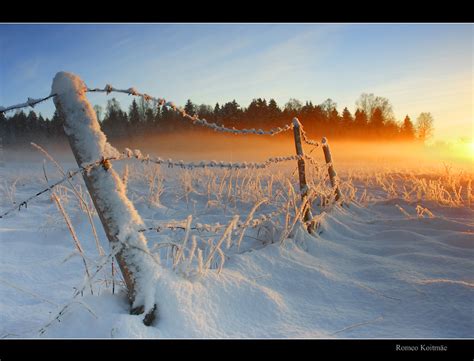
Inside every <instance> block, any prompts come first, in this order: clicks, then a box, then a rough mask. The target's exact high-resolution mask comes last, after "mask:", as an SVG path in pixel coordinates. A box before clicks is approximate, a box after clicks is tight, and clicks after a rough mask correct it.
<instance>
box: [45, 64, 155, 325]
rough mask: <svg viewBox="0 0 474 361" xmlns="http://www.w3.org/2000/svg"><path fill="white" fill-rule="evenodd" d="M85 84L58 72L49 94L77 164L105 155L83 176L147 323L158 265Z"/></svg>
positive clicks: (134, 301) (136, 305)
mask: <svg viewBox="0 0 474 361" xmlns="http://www.w3.org/2000/svg"><path fill="white" fill-rule="evenodd" d="M86 90H87V87H86V85H85V84H84V82H83V81H82V80H81V79H80V78H79V77H78V76H76V75H74V74H71V73H66V72H59V73H57V74H56V76H55V77H54V80H53V85H52V92H51V93H52V94H56V97H55V98H54V104H55V106H56V109H57V110H58V112H59V114H60V115H62V117H63V119H64V131H65V133H66V135H67V138H68V140H69V144H70V146H71V150H72V153H73V154H74V157H75V159H76V161H77V164H78V165H79V166H83V165H84V164H87V163H92V162H95V161H97V160H98V159H103V163H101V164H100V165H99V166H96V167H93V168H91V169H90V170H88V171H85V172H83V178H84V182H85V184H86V186H87V190H88V191H89V194H90V196H91V198H92V201H93V202H94V206H95V208H96V210H97V214H98V215H99V218H100V221H101V222H102V225H103V227H104V230H105V234H106V235H107V238H108V240H109V242H110V246H111V249H112V251H113V252H114V251H118V250H119V251H118V253H117V254H116V256H115V257H116V259H117V263H118V265H119V267H120V270H121V272H122V275H123V278H124V280H125V283H126V285H127V288H128V296H129V301H130V306H131V313H133V314H140V313H143V312H145V314H146V315H145V317H144V320H143V322H144V323H145V324H146V325H150V324H151V323H152V322H153V320H154V318H155V311H156V304H154V293H152V292H153V290H152V289H151V288H153V284H152V283H150V281H152V280H153V279H154V274H155V272H156V268H155V267H156V266H155V264H154V263H153V262H154V260H152V259H151V255H150V253H149V251H148V248H147V244H146V238H145V236H144V235H143V234H142V233H139V232H138V228H142V227H143V221H142V219H141V217H140V215H139V214H138V212H137V211H136V209H135V207H134V206H133V204H132V203H131V202H130V200H129V199H128V198H127V196H126V192H125V188H124V185H123V183H122V180H121V178H120V176H119V175H118V174H117V172H115V170H114V169H112V165H111V164H110V162H108V161H106V160H105V159H106V158H107V157H108V156H110V155H111V154H112V153H114V152H117V151H116V150H115V149H114V148H113V147H112V146H111V145H110V144H109V143H107V139H106V136H105V134H104V133H103V132H102V130H101V129H100V125H99V122H98V121H97V116H96V113H95V111H94V109H93V108H92V106H91V104H90V103H89V101H88V100H87V98H86V96H85V93H86Z"/></svg>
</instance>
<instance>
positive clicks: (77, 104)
mask: <svg viewBox="0 0 474 361" xmlns="http://www.w3.org/2000/svg"><path fill="white" fill-rule="evenodd" d="M86 91H87V86H86V84H85V83H84V82H83V81H82V79H81V78H79V77H78V76H77V75H74V74H72V73H67V72H63V71H62V72H59V73H57V74H56V76H55V77H54V80H53V85H52V88H51V93H52V94H56V96H57V97H59V98H60V103H61V107H62V108H63V112H64V113H65V114H68V115H69V116H68V117H67V118H68V119H66V121H65V122H64V131H65V132H66V134H67V135H68V136H72V137H74V138H75V139H76V140H78V141H79V144H78V145H79V146H80V148H81V156H82V160H83V162H94V161H96V160H98V159H100V158H101V157H102V156H103V155H106V156H107V154H105V153H106V152H105V150H106V143H107V138H106V136H105V134H104V133H103V132H102V130H101V129H100V125H99V122H98V121H97V115H96V113H95V111H94V109H93V108H92V105H91V104H90V103H89V101H88V100H87V99H86V95H85V94H86Z"/></svg>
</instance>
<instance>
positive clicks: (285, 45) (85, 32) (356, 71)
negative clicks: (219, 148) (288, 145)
mask: <svg viewBox="0 0 474 361" xmlns="http://www.w3.org/2000/svg"><path fill="white" fill-rule="evenodd" d="M473 41H474V40H473V25H471V24H116V25H113V24H90V25H86V24H82V25H81V24H77V25H69V24H62V25H61V24H37V25H34V24H23V25H21V24H2V25H0V105H2V106H7V105H11V104H15V103H19V102H23V101H25V100H26V98H27V97H40V96H44V95H46V94H49V92H50V88H51V82H52V79H53V77H54V74H55V73H56V72H57V71H60V70H65V71H70V72H73V73H76V74H77V75H79V76H80V77H82V78H83V79H84V80H85V82H86V84H87V85H88V86H90V87H103V86H104V85H105V84H106V83H111V84H112V85H114V86H116V87H130V86H135V87H136V88H137V89H139V90H141V91H144V92H147V93H149V94H152V95H155V96H160V97H165V98H166V99H169V100H173V101H175V102H176V103H178V104H184V102H185V101H186V100H187V99H188V98H190V99H192V100H193V102H195V103H207V104H212V105H213V104H215V103H216V102H219V103H222V102H225V101H230V100H232V99H236V101H237V102H238V103H239V104H241V105H245V106H246V105H248V103H249V102H250V101H251V100H252V98H255V97H265V98H267V99H269V98H275V99H276V101H277V102H278V104H280V105H281V106H282V105H284V103H286V102H287V101H288V99H289V98H297V99H300V100H301V101H305V100H311V101H313V103H315V104H319V103H321V102H323V101H324V100H325V99H327V98H332V99H333V100H334V101H336V102H337V104H338V108H339V110H342V108H343V107H344V106H347V107H348V108H349V110H351V111H353V110H354V108H355V101H356V99H357V97H358V96H359V95H360V94H361V93H362V92H369V93H375V94H376V95H380V96H384V97H387V98H388V99H389V100H390V101H391V103H392V104H393V107H394V111H395V115H396V117H397V118H398V119H399V120H402V119H403V117H404V116H405V114H409V115H410V116H411V118H412V119H415V118H416V117H417V116H418V115H419V113H420V112H423V111H429V112H431V113H432V114H433V116H434V118H435V127H436V132H435V136H436V138H437V139H449V138H451V139H452V138H459V137H461V136H464V137H465V136H469V137H473V138H474V134H473V124H472V122H473V108H472V103H473V48H474V44H473ZM117 98H118V99H119V100H120V101H121V103H122V105H123V107H124V108H125V107H126V106H128V104H129V102H130V101H131V100H130V98H129V97H127V96H126V95H123V96H117ZM90 100H91V101H92V102H93V103H94V104H100V105H105V103H106V100H107V98H106V97H105V95H98V94H94V95H91V96H90ZM53 109H54V108H53V105H52V102H51V103H49V104H45V105H39V106H38V107H37V110H38V111H40V112H42V114H44V115H46V116H50V115H51V113H52V111H53Z"/></svg>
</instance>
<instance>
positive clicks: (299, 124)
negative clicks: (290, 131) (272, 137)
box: [293, 117, 301, 127]
mask: <svg viewBox="0 0 474 361" xmlns="http://www.w3.org/2000/svg"><path fill="white" fill-rule="evenodd" d="M293 126H294V127H301V123H300V121H299V119H298V118H296V117H294V118H293Z"/></svg>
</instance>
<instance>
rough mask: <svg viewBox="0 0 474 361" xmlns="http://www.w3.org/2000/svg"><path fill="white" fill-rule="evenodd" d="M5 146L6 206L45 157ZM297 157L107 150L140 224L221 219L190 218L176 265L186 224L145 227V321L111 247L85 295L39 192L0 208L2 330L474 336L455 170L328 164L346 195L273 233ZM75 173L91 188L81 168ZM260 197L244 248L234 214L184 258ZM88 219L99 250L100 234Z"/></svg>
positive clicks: (92, 247)
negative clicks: (138, 159) (254, 159)
mask: <svg viewBox="0 0 474 361" xmlns="http://www.w3.org/2000/svg"><path fill="white" fill-rule="evenodd" d="M11 159H13V158H10V160H9V161H7V162H6V165H5V167H2V168H0V192H1V203H0V210H2V211H3V210H5V209H7V208H8V207H11V205H12V202H17V203H16V204H18V201H20V200H22V199H24V198H26V197H28V196H29V195H31V194H33V193H35V192H36V191H38V190H40V189H42V188H44V186H45V185H46V182H45V178H44V175H43V169H42V163H41V162H38V161H34V162H31V161H28V160H23V161H21V162H19V161H14V160H11ZM293 163H295V162H289V164H286V165H277V166H275V167H274V168H271V169H270V171H268V170H258V171H251V172H250V171H232V172H226V171H224V170H218V171H214V170H204V171H203V170H201V171H185V170H181V169H175V168H174V169H169V168H165V167H162V168H161V169H160V168H159V167H151V166H147V165H142V164H139V163H138V164H137V163H134V162H133V161H129V162H128V164H129V166H128V177H127V175H126V173H127V171H125V168H124V167H125V163H116V164H114V168H115V169H117V170H118V172H119V174H121V175H123V176H124V177H125V178H128V196H129V198H130V199H131V200H132V202H133V203H134V205H135V206H136V208H137V210H138V212H139V213H140V215H141V216H142V218H143V220H144V221H145V223H146V225H147V226H153V225H154V224H161V223H163V222H171V221H173V220H178V221H180V222H181V224H184V223H185V222H186V219H187V217H188V216H189V215H191V216H192V225H193V226H194V225H196V224H197V223H202V224H207V225H209V227H210V225H211V224H212V225H214V226H215V223H216V222H219V223H220V224H221V225H224V228H222V227H221V228H219V227H217V228H218V229H217V232H208V231H205V230H200V231H198V230H194V231H193V230H191V232H190V233H191V234H190V237H189V239H188V241H187V247H186V250H185V252H184V254H183V257H184V259H181V262H178V265H177V266H176V267H173V257H174V259H176V253H174V254H173V252H172V251H173V249H174V250H176V249H178V248H176V247H169V245H170V244H172V243H176V244H178V245H181V244H183V240H184V236H185V231H183V230H182V229H175V230H163V231H162V232H154V231H150V232H145V235H146V237H147V239H148V244H149V249H150V250H151V251H152V252H153V254H154V256H155V259H156V261H157V262H160V263H161V266H159V267H157V272H159V274H158V277H157V278H158V279H157V282H156V284H155V289H156V300H157V303H158V319H157V321H156V322H155V324H154V325H153V326H151V327H146V326H144V325H143V323H142V317H143V316H134V315H130V314H129V307H128V304H127V302H126V298H125V295H124V293H123V288H122V287H123V283H122V282H121V278H120V274H119V272H118V270H117V267H116V271H115V272H116V275H115V282H114V293H113V292H112V282H111V279H112V275H111V263H110V262H108V263H107V264H106V266H105V267H104V268H103V269H102V270H101V271H100V272H99V273H98V275H97V276H95V277H94V278H93V280H92V286H93V287H92V288H93V292H94V294H93V295H91V292H90V288H89V287H85V289H84V291H83V292H82V294H79V296H77V297H75V298H73V295H74V292H75V291H76V289H77V288H80V287H81V285H83V283H84V281H85V271H84V264H83V261H82V258H81V256H80V255H79V254H78V252H77V251H76V248H75V246H74V242H73V239H72V237H71V234H70V232H69V230H68V228H67V225H66V223H65V220H64V217H63V216H62V215H61V213H60V212H59V211H58V208H57V206H56V203H55V202H54V201H53V200H52V199H51V197H50V194H47V193H46V194H44V195H43V196H41V197H39V198H38V199H36V200H34V201H32V202H30V203H28V205H27V208H25V207H23V208H22V209H21V211H19V212H16V213H14V214H12V215H9V216H7V217H6V218H4V219H0V337H2V338H11V337H13V338H27V337H28V338H29V337H49V338H56V337H71V338H77V337H79V338H96V337H97V338H181V337H184V338H194V337H197V338H207V337H212V338H216V337H217V338H221V337H222V338H226V337H237V338H267V337H271V338H361V337H363V338H418V337H420V338H432V337H436V338H437V337H439V338H451V337H453V338H464V337H474V326H473V325H474V218H473V215H474V211H473V208H472V205H469V197H470V196H469V195H468V194H467V193H466V187H467V186H466V183H462V182H463V180H461V181H459V182H461V183H459V184H462V185H463V189H462V191H461V190H460V191H459V192H458V193H456V192H457V191H456V189H458V188H456V187H458V186H459V184H458V183H456V182H457V180H456V178H455V177H453V178H449V177H445V176H444V175H431V176H430V175H423V174H421V172H418V173H416V172H415V173H412V174H396V173H393V174H390V175H389V174H387V173H381V172H378V171H376V170H374V171H372V173H371V172H369V171H366V170H365V171H364V174H362V173H360V174H359V175H358V177H356V176H355V175H354V174H357V172H354V171H351V172H349V171H347V172H345V171H344V170H342V169H340V171H341V177H342V179H343V181H344V182H346V183H345V186H344V188H343V189H344V194H345V195H346V198H351V200H350V201H349V202H347V204H346V205H343V206H327V207H324V208H323V209H321V208H319V207H318V206H317V204H315V205H314V207H313V215H318V214H321V215H320V217H319V218H318V219H319V227H318V230H317V234H316V235H314V236H310V235H308V234H307V233H306V232H305V231H304V229H303V227H302V226H301V225H300V224H296V226H295V227H294V228H293V230H291V232H289V235H288V236H287V237H285V234H284V232H285V230H290V228H291V227H290V226H291V224H290V225H286V226H285V223H286V222H287V221H289V223H291V222H292V221H293V218H294V205H293V204H292V199H291V197H290V196H289V195H290V194H291V190H289V189H288V188H289V186H288V183H287V182H286V179H287V178H288V179H291V181H292V183H293V185H294V186H295V189H296V190H297V186H296V184H297V179H296V178H295V177H296V175H295V173H294V170H295V164H293ZM61 164H62V165H63V166H64V167H65V168H66V169H69V168H75V166H76V165H75V164H74V163H73V162H71V161H70V160H68V161H65V162H64V161H63V162H61ZM45 169H46V174H47V176H48V178H49V180H50V181H52V180H55V179H59V178H61V176H60V174H59V173H58V172H57V171H56V170H55V167H54V166H53V165H51V164H50V163H48V164H46V166H45ZM314 172H316V171H314ZM361 172H362V171H361ZM443 177H444V178H446V179H444V178H443ZM441 178H442V179H441ZM312 179H316V181H315V183H318V181H317V178H314V177H312ZM421 179H424V181H422V180H421ZM437 179H441V180H440V181H439V183H436V181H437ZM463 179H467V178H463ZM470 179H472V176H471V178H470ZM229 180H230V185H229ZM430 182H433V183H430ZM443 182H444V183H443ZM450 182H451V183H450ZM453 182H454V183H453ZM74 184H76V187H79V186H77V185H80V189H79V188H77V189H78V190H79V192H82V193H83V194H84V195H87V193H86V192H85V187H84V185H83V183H82V180H81V178H80V176H77V177H75V178H74ZM441 184H444V185H445V188H444V190H445V192H444V191H443V190H441V189H440V185H441ZM450 184H451V185H452V184H454V188H453V189H454V190H453V191H451V190H450ZM404 186H405V190H403V187H404ZM410 187H411V188H410ZM70 189H71V186H70V185H69V184H67V183H65V184H64V187H59V188H56V194H57V196H58V198H59V199H60V200H61V203H62V205H63V206H64V208H65V210H66V213H67V214H68V216H69V217H70V219H71V223H72V225H73V227H74V230H75V233H76V234H77V237H78V239H79V241H80V243H81V245H82V247H83V249H84V253H85V256H86V261H87V264H88V267H89V268H90V273H94V270H95V269H96V267H97V266H98V265H99V264H101V262H104V261H106V260H107V256H106V255H104V256H101V255H99V251H98V249H97V246H96V242H95V240H94V236H93V232H92V230H91V225H90V223H89V220H88V217H87V212H85V211H83V210H81V207H80V206H79V203H78V201H77V199H76V197H75V195H74V194H73V192H71V190H70ZM403 192H405V193H403ZM437 192H438V193H437ZM463 192H464V193H463ZM469 192H471V190H469ZM446 193H448V194H450V196H449V197H448V196H446V195H443V194H446ZM456 194H458V196H457V198H456ZM265 197H267V198H268V199H269V201H268V202H267V203H264V204H262V205H261V206H260V207H258V209H256V211H255V217H256V218H257V219H258V217H259V216H260V215H261V214H269V213H271V212H276V213H274V214H273V215H272V217H269V219H268V220H263V221H262V222H260V223H259V225H257V226H256V227H254V228H249V229H248V230H247V232H246V233H245V235H244V238H243V241H242V244H241V245H240V247H238V246H237V240H238V236H239V229H236V230H235V231H234V234H233V235H232V237H231V239H230V240H225V241H224V242H223V245H222V247H220V249H222V251H223V253H225V256H224V257H225V258H224V259H222V258H221V257H220V256H221V253H220V249H219V251H218V252H216V256H215V257H214V258H213V259H212V260H211V262H210V263H209V267H208V268H209V269H206V265H203V266H202V267H200V266H199V264H198V263H199V262H198V261H197V258H198V257H197V251H195V252H194V253H193V255H195V256H194V257H193V259H191V260H190V259H189V258H190V251H191V248H192V247H193V243H194V244H195V245H196V248H197V249H199V250H200V252H201V253H202V255H203V260H204V262H205V261H206V256H207V255H208V254H209V251H210V250H211V249H212V245H215V244H216V243H217V242H218V240H219V239H220V236H221V235H222V233H223V232H224V230H225V226H227V224H228V223H229V222H230V221H231V220H232V219H233V217H234V216H235V215H239V216H240V220H241V221H245V220H246V218H247V215H248V214H249V212H250V211H251V210H252V208H253V207H254V205H255V204H256V203H257V202H259V200H262V199H263V198H265ZM437 197H438V199H437ZM443 197H444V198H443ZM471 197H472V196H471ZM315 203H317V202H315ZM417 206H420V207H417ZM287 214H288V217H289V219H288V220H287V219H286V217H287ZM93 218H94V223H95V226H96V228H97V232H98V237H99V239H100V243H101V246H102V247H103V249H104V251H105V254H107V253H108V250H109V248H108V242H107V240H106V237H105V234H104V232H103V230H102V229H101V225H100V222H99V220H98V217H97V215H96V214H94V215H93ZM193 236H196V237H193ZM193 239H194V241H195V242H192V240H193ZM159 244H162V246H160V245H159ZM228 246H230V247H228ZM223 260H224V261H225V263H224V264H223V265H222V261H223ZM65 305H68V307H66V309H65V311H64V312H62V314H61V315H60V316H59V317H58V312H60V311H61V310H62V309H63V308H64V306H65ZM51 321H53V322H51ZM40 330H43V331H44V332H41V333H40V332H39V331H40Z"/></svg>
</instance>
